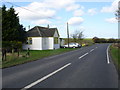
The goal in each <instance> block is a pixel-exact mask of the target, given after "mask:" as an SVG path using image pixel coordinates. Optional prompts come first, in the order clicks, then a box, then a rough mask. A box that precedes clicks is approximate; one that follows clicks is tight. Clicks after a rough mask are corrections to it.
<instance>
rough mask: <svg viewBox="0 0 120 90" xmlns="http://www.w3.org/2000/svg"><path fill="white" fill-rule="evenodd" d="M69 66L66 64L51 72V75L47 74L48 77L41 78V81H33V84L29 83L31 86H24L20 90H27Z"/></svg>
mask: <svg viewBox="0 0 120 90" xmlns="http://www.w3.org/2000/svg"><path fill="white" fill-rule="evenodd" d="M69 65H71V63H68V64H66V65H64V66H63V67H61V68H59V69H57V70H55V71H54V72H52V73H50V74H48V75H46V76H44V77H42V78H41V79H39V80H37V81H35V82H33V83H31V84H29V85H27V86H25V87H24V88H23V89H21V90H27V89H29V88H31V87H33V86H34V85H36V84H38V83H40V82H42V81H43V80H45V79H47V78H49V77H50V76H52V75H54V74H55V73H57V72H59V71H61V70H62V69H64V68H66V67H68V66H69Z"/></svg>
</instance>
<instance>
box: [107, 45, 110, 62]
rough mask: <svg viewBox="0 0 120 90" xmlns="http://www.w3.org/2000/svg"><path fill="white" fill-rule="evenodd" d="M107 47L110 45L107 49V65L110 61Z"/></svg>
mask: <svg viewBox="0 0 120 90" xmlns="http://www.w3.org/2000/svg"><path fill="white" fill-rule="evenodd" d="M109 47H110V45H109V46H108V47H107V51H106V52H107V63H108V64H109V63H110V59H109V54H108V50H109Z"/></svg>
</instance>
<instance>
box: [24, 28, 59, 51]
mask: <svg viewBox="0 0 120 90" xmlns="http://www.w3.org/2000/svg"><path fill="white" fill-rule="evenodd" d="M28 48H30V50H47V49H58V48H60V40H59V33H58V30H57V28H49V27H47V28H46V27H40V26H35V27H34V28H32V29H30V30H29V31H27V43H26V44H23V49H28Z"/></svg>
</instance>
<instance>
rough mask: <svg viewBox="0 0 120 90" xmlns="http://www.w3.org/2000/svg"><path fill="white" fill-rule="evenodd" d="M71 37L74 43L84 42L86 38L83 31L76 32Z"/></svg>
mask: <svg viewBox="0 0 120 90" xmlns="http://www.w3.org/2000/svg"><path fill="white" fill-rule="evenodd" d="M71 37H72V38H73V39H74V42H77V40H82V39H83V37H84V35H83V31H78V30H76V31H75V32H74V33H72V34H71Z"/></svg>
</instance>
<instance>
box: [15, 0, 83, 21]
mask: <svg viewBox="0 0 120 90" xmlns="http://www.w3.org/2000/svg"><path fill="white" fill-rule="evenodd" d="M79 8H83V7H81V6H80V5H78V4H76V2H75V0H60V1H59V2H58V1H57V0H43V1H41V2H32V3H30V4H29V5H27V6H23V7H17V8H15V10H16V13H18V16H19V17H20V21H26V20H27V21H31V22H39V23H42V22H45V23H46V22H48V21H46V20H45V19H51V18H52V19H53V18H54V19H60V18H58V16H56V15H57V14H56V12H57V11H58V10H59V9H65V10H66V11H73V10H76V9H79Z"/></svg>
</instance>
